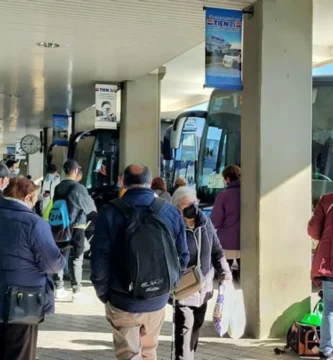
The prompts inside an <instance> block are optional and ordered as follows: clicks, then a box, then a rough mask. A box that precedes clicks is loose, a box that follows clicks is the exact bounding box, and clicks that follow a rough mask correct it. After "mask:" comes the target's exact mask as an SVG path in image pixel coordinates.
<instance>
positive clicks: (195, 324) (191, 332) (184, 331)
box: [175, 303, 207, 360]
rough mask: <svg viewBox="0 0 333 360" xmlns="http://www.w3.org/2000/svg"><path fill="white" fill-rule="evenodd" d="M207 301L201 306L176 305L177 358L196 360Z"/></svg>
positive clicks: (177, 359) (179, 359)
mask: <svg viewBox="0 0 333 360" xmlns="http://www.w3.org/2000/svg"><path fill="white" fill-rule="evenodd" d="M206 311H207V303H206V304H203V305H202V306H201V307H199V308H197V307H192V306H176V310H175V312H176V313H175V350H176V360H194V353H195V352H196V350H197V347H198V342H199V335H200V329H201V327H202V325H203V323H204V321H205V315H206Z"/></svg>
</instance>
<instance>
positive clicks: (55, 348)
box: [38, 272, 295, 360]
mask: <svg viewBox="0 0 333 360" xmlns="http://www.w3.org/2000/svg"><path fill="white" fill-rule="evenodd" d="M86 275H88V272H86ZM85 278H87V276H85ZM84 291H85V293H86V294H87V296H86V297H85V299H82V300H81V301H80V302H78V303H72V302H71V299H70V298H69V299H68V301H63V302H61V303H59V302H58V303H57V314H56V315H54V316H53V317H51V318H48V319H47V321H46V322H45V323H44V324H43V325H42V326H41V330H40V333H39V341H38V359H39V360H50V359H53V360H78V359H83V360H84V359H85V360H106V359H114V354H113V345H112V334H111V330H110V327H109V325H108V324H107V322H106V320H105V317H104V309H103V305H102V304H101V303H99V301H98V300H97V299H96V297H95V296H94V291H93V288H92V287H91V284H90V283H89V281H85V284H84ZM213 306H214V301H213V300H212V301H211V302H210V307H209V310H208V313H207V321H206V323H205V326H204V328H203V331H202V336H201V341H200V345H199V349H198V353H197V356H196V359H198V360H213V359H214V360H217V359H218V360H226V359H228V360H247V359H260V360H273V359H279V360H280V359H287V358H288V359H290V358H295V357H294V356H292V355H291V354H288V355H283V356H276V355H274V353H273V349H274V347H276V346H277V345H281V344H280V343H279V342H278V341H258V340H239V341H233V340H230V339H220V338H218V337H217V335H216V333H215V331H214V328H213V325H212V322H211V319H212V307H213ZM171 318H172V313H171V307H168V311H167V318H166V322H165V325H164V327H163V330H162V332H161V335H160V342H159V351H158V359H159V360H166V359H170V358H171V356H170V349H171V328H172V324H171Z"/></svg>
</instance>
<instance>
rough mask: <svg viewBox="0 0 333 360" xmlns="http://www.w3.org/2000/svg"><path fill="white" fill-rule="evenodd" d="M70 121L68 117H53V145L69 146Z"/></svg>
mask: <svg viewBox="0 0 333 360" xmlns="http://www.w3.org/2000/svg"><path fill="white" fill-rule="evenodd" d="M69 120H70V117H69V116H68V115H53V144H55V145H58V146H67V145H68V136H69V131H68V129H69Z"/></svg>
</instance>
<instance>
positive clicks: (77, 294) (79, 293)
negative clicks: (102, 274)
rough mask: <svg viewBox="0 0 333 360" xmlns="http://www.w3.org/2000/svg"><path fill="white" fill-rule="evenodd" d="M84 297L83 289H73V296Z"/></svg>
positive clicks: (75, 297)
mask: <svg viewBox="0 0 333 360" xmlns="http://www.w3.org/2000/svg"><path fill="white" fill-rule="evenodd" d="M81 297H82V291H81V289H73V298H74V299H79V298H81Z"/></svg>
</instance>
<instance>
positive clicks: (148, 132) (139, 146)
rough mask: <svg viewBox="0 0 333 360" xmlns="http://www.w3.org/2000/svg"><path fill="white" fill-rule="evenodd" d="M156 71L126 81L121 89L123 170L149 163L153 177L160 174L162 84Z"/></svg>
mask: <svg viewBox="0 0 333 360" xmlns="http://www.w3.org/2000/svg"><path fill="white" fill-rule="evenodd" d="M164 75H165V68H161V69H159V72H158V73H157V74H149V75H145V76H143V77H141V78H139V79H137V80H135V81H127V82H125V84H124V88H123V89H122V92H121V123H120V171H122V170H123V169H124V168H125V167H126V166H127V165H130V164H133V163H139V164H140V163H142V164H145V165H147V166H148V167H149V168H150V170H151V172H152V175H153V176H158V175H159V173H160V126H161V125H160V122H161V121H160V97H161V96H160V83H161V80H162V78H163V77H164Z"/></svg>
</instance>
